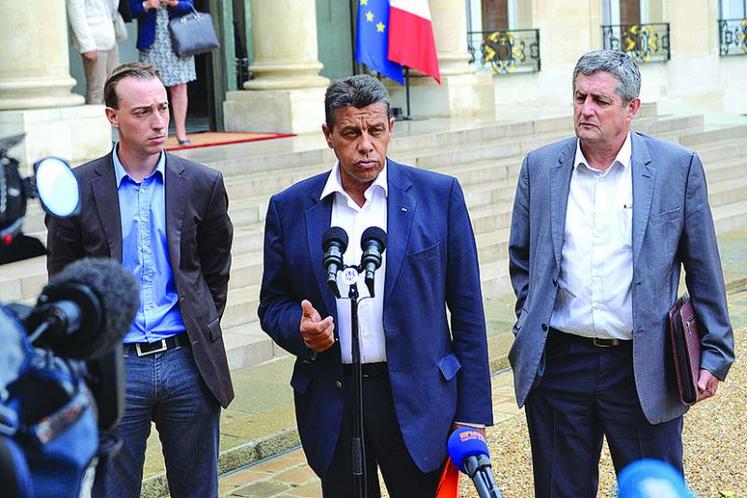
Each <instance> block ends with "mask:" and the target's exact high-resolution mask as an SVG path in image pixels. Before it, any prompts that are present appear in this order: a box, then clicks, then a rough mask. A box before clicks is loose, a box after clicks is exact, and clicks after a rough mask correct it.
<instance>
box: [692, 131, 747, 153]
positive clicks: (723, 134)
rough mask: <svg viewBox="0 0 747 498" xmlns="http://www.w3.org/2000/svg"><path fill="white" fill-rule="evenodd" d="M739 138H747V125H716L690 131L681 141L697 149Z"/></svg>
mask: <svg viewBox="0 0 747 498" xmlns="http://www.w3.org/2000/svg"><path fill="white" fill-rule="evenodd" d="M738 139H742V140H744V139H747V125H736V126H735V125H732V126H725V127H714V128H711V129H708V130H703V131H700V132H696V133H688V134H687V135H685V136H683V137H681V138H680V143H681V144H682V145H684V146H685V147H689V148H692V149H696V150H697V149H698V146H700V145H709V144H713V143H716V142H722V141H726V140H738Z"/></svg>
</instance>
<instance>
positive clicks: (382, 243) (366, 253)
mask: <svg viewBox="0 0 747 498" xmlns="http://www.w3.org/2000/svg"><path fill="white" fill-rule="evenodd" d="M361 249H363V258H362V259H361V266H363V269H364V270H365V272H366V275H365V281H366V287H368V294H369V295H370V296H371V297H374V276H375V273H376V270H377V269H378V268H379V267H380V266H381V256H382V254H383V253H384V250H385V249H386V232H385V231H384V230H382V229H381V228H379V227H368V228H366V229H365V230H364V231H363V235H362V236H361Z"/></svg>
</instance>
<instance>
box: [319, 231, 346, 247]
mask: <svg viewBox="0 0 747 498" xmlns="http://www.w3.org/2000/svg"><path fill="white" fill-rule="evenodd" d="M332 242H337V243H338V244H339V245H340V248H341V250H342V252H345V249H347V248H348V233H347V232H346V231H345V230H343V229H342V228H340V227H329V228H328V229H327V231H326V232H324V236H323V237H322V250H323V251H324V252H327V249H329V246H330V244H331V243H332Z"/></svg>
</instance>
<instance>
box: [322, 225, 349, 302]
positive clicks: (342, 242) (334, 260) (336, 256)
mask: <svg viewBox="0 0 747 498" xmlns="http://www.w3.org/2000/svg"><path fill="white" fill-rule="evenodd" d="M347 248H348V234H347V232H345V230H343V229H342V228H340V227H329V228H328V229H327V231H326V232H324V237H322V251H324V259H322V265H324V269H325V270H326V271H327V287H329V288H330V289H332V292H333V293H334V294H335V297H340V289H339V288H338V287H337V272H338V271H340V270H342V268H343V261H342V256H343V254H345V250H346V249H347Z"/></svg>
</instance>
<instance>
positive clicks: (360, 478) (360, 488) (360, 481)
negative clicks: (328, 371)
mask: <svg viewBox="0 0 747 498" xmlns="http://www.w3.org/2000/svg"><path fill="white" fill-rule="evenodd" d="M361 271H362V268H361V267H360V266H349V265H345V267H344V269H343V271H342V278H343V281H344V282H345V283H347V284H348V297H347V299H349V300H350V340H351V344H350V355H351V357H352V360H353V363H352V367H353V430H352V441H351V443H352V444H351V448H352V455H351V456H352V460H351V461H352V468H353V498H366V496H367V491H368V488H367V486H366V482H367V479H368V476H367V475H366V448H365V445H364V440H363V371H362V366H361V345H360V331H359V326H358V301H359V299H358V298H359V297H360V294H359V293H358V274H359V273H360V272H361ZM343 299H344V298H343ZM363 299H365V297H364V298H363Z"/></svg>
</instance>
